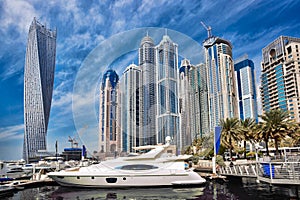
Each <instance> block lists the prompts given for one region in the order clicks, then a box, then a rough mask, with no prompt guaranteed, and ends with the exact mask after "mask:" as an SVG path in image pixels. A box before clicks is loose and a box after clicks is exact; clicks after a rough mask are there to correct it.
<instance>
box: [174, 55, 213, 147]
mask: <svg viewBox="0 0 300 200" xmlns="http://www.w3.org/2000/svg"><path fill="white" fill-rule="evenodd" d="M179 112H180V118H181V134H180V135H181V137H180V144H181V146H180V147H181V149H185V147H187V146H189V145H191V143H192V141H193V140H194V139H196V138H201V137H202V136H203V135H204V134H206V133H209V118H208V100H207V84H206V73H205V65H204V64H199V65H196V66H194V65H192V64H190V61H189V60H187V59H184V60H182V61H181V67H180V69H179Z"/></svg>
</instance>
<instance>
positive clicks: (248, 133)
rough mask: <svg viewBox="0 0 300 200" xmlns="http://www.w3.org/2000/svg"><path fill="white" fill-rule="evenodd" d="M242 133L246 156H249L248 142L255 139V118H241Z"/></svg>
mask: <svg viewBox="0 0 300 200" xmlns="http://www.w3.org/2000/svg"><path fill="white" fill-rule="evenodd" d="M239 125H240V129H239V131H240V133H241V136H242V137H243V138H242V139H243V140H244V158H246V157H247V152H246V142H247V141H251V140H253V139H254V136H253V133H254V130H255V125H256V122H255V120H254V119H251V118H246V119H245V120H240V124H239Z"/></svg>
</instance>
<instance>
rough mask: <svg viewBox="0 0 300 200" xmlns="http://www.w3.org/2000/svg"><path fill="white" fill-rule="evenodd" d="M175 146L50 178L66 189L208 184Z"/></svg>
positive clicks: (60, 173) (143, 147)
mask: <svg viewBox="0 0 300 200" xmlns="http://www.w3.org/2000/svg"><path fill="white" fill-rule="evenodd" d="M171 146H172V145H170V144H169V142H167V144H165V145H155V146H142V147H137V148H136V149H143V150H145V149H149V150H150V151H149V152H147V153H144V154H140V155H134V156H129V157H119V158H116V159H113V160H107V161H103V162H101V163H99V164H95V165H90V166H88V167H81V168H72V169H66V170H62V171H59V172H50V173H48V176H49V177H50V178H52V179H53V180H55V181H56V182H57V183H58V184H60V185H63V186H73V187H74V186H77V187H99V188H105V187H109V188H112V187H153V186H172V185H198V184H203V183H205V182H206V180H205V179H204V178H202V177H201V176H200V175H199V174H198V173H196V172H194V171H193V169H192V168H187V166H186V163H185V162H184V161H185V160H187V159H188V158H189V157H190V156H188V155H180V156H175V155H173V154H171V153H170V147H171Z"/></svg>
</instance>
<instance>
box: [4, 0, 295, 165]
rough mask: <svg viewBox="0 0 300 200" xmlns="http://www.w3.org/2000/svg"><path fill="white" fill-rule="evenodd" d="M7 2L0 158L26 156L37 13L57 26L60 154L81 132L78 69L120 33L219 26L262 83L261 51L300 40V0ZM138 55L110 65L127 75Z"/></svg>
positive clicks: (54, 127)
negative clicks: (27, 74)
mask: <svg viewBox="0 0 300 200" xmlns="http://www.w3.org/2000/svg"><path fill="white" fill-rule="evenodd" d="M0 5H1V6H0V10H1V12H0V13H1V14H0V16H1V18H0V21H1V23H0V24H1V25H0V26H1V30H0V32H1V35H3V37H1V39H0V40H1V43H2V44H3V45H1V47H0V59H1V60H0V61H1V63H0V66H1V70H0V81H1V84H0V91H1V93H2V94H3V95H4V96H5V98H1V108H0V109H1V110H0V113H1V116H0V146H1V148H0V150H1V152H5V153H1V154H0V160H2V159H20V158H21V155H22V143H23V134H24V124H23V109H22V108H23V89H22V88H23V78H24V77H23V74H24V73H23V72H24V63H25V60H24V58H25V50H26V41H27V38H26V37H27V32H28V27H29V25H30V22H31V21H32V19H33V17H37V19H38V20H39V21H41V22H42V23H44V22H45V24H47V27H50V28H55V27H57V30H58V36H57V62H56V72H55V73H56V74H55V83H54V93H53V102H52V105H53V107H52V110H51V114H50V120H49V130H48V137H49V138H48V144H47V146H48V148H49V150H50V151H51V150H52V151H54V144H55V140H58V141H59V147H60V151H61V149H62V148H64V147H66V146H69V144H68V142H67V138H68V135H71V136H72V135H74V134H75V133H76V128H75V125H74V120H73V115H72V99H74V96H73V92H72V89H73V86H74V79H75V77H76V74H77V71H78V70H79V68H80V66H81V64H82V63H83V61H84V59H85V57H86V56H87V55H88V54H89V52H91V51H92V50H93V49H94V48H95V47H96V46H97V45H98V44H99V43H101V42H103V41H105V40H106V39H108V38H110V37H111V36H113V35H115V34H117V33H120V32H123V31H128V30H132V29H135V28H142V27H163V28H168V29H172V30H176V31H178V32H182V33H184V34H185V35H187V36H189V37H191V38H193V39H194V40H195V41H197V42H198V43H199V44H200V45H202V41H203V40H204V39H205V38H206V37H207V33H206V30H205V29H204V28H203V27H202V26H201V24H200V21H204V22H205V23H206V24H207V25H209V26H211V27H212V33H213V35H217V36H220V37H222V38H224V39H226V40H229V41H230V42H231V43H232V44H233V58H234V59H236V58H238V57H240V56H241V55H243V54H245V53H247V54H248V55H249V59H251V60H253V62H254V66H255V71H256V74H257V76H256V79H258V80H259V77H260V71H261V69H260V68H261V66H260V62H261V61H262V56H261V54H262V48H264V47H265V46H267V45H268V44H270V43H271V42H272V41H273V40H275V39H276V38H278V37H279V36H280V35H285V36H291V37H298V38H299V37H300V35H299V32H298V30H299V26H300V22H299V20H298V18H297V10H298V9H299V7H300V3H299V2H297V1H296V2H295V1H284V2H282V1H278V2H277V3H274V2H264V1H239V2H235V1H232V2H231V3H228V2H210V1H200V2H198V1H185V2H175V1H174V2H172V1H171V2H170V1H168V2H154V3H151V2H147V1H144V2H134V1H133V2H132V1H116V2H111V3H107V2H104V3H100V2H96V1H92V2H91V3H85V2H80V1H62V2H50V3H37V2H35V1H29V2H27V1H2V2H1V3H0ZM158 8H160V9H158ZM178 8H179V9H178ZM266 11H267V12H266ZM171 13H172V14H171ZM213 13H218V15H215V14H213ZM147 16H152V17H150V18H147ZM253 16H256V17H253ZM271 16H272V17H271ZM49 24H50V26H49ZM108 24H109V26H107V25H108ZM254 27H255V28H254ZM150 36H151V35H150ZM140 39H141V38H137V41H138V42H140ZM171 39H173V38H171ZM174 42H175V43H176V42H177V41H176V40H174ZM155 43H158V41H155ZM134 54H135V53H134ZM135 56H136V55H134V56H130V55H129V56H127V57H125V59H123V61H122V62H121V63H120V62H119V63H118V62H116V63H115V65H113V66H110V67H112V68H115V70H116V71H117V72H118V74H120V72H121V71H122V70H123V69H120V68H118V67H117V66H121V65H122V66H128V64H129V63H131V62H132V60H134V59H135ZM187 59H189V58H187ZM192 64H198V63H194V62H193V63H192ZM99 67H103V68H104V69H103V71H104V70H105V68H107V67H108V66H99ZM257 91H258V90H257ZM259 98H260V97H258V99H259ZM258 101H260V100H258Z"/></svg>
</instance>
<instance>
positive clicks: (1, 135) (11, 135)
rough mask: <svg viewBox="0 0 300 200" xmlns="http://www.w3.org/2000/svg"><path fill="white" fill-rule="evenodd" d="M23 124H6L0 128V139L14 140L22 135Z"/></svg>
mask: <svg viewBox="0 0 300 200" xmlns="http://www.w3.org/2000/svg"><path fill="white" fill-rule="evenodd" d="M23 134H24V124H19V125H14V126H7V127H2V128H0V140H1V141H7V140H16V139H23V137H24V135H23Z"/></svg>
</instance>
